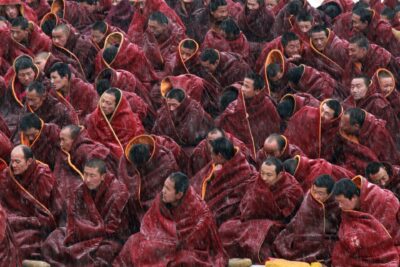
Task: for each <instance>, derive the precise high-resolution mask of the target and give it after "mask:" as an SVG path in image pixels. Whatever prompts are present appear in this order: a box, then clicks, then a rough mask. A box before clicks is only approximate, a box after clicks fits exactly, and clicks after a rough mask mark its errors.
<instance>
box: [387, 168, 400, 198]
mask: <svg viewBox="0 0 400 267" xmlns="http://www.w3.org/2000/svg"><path fill="white" fill-rule="evenodd" d="M383 164H384V165H385V169H386V171H387V173H388V175H389V181H388V183H387V184H386V185H385V189H388V190H390V191H392V192H393V194H395V196H396V197H397V198H398V199H400V166H398V165H391V164H390V163H387V162H384V163H383Z"/></svg>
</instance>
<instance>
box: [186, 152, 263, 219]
mask: <svg viewBox="0 0 400 267" xmlns="http://www.w3.org/2000/svg"><path fill="white" fill-rule="evenodd" d="M216 167H217V166H215V165H214V164H213V162H210V163H209V164H207V165H206V166H205V167H204V168H203V169H201V170H200V171H199V172H198V173H197V174H196V175H195V176H194V177H193V178H192V179H191V184H192V185H193V188H194V189H195V190H196V192H197V193H199V194H200V195H201V198H202V199H204V200H205V202H206V203H207V204H208V206H209V207H210V209H211V211H212V212H213V214H214V217H215V220H216V222H217V226H220V225H221V224H222V223H224V222H226V221H228V220H230V219H234V218H239V216H240V210H239V205H240V202H241V201H242V198H243V197H244V196H245V191H246V187H247V185H248V184H249V183H251V182H252V181H254V180H255V178H256V176H257V172H256V170H255V168H254V167H253V166H252V165H250V164H249V163H248V162H247V160H246V157H245V156H244V154H243V153H242V152H240V150H239V149H236V154H235V156H234V157H233V158H231V159H230V160H229V161H227V162H225V163H224V164H223V165H222V169H221V170H217V169H216Z"/></svg>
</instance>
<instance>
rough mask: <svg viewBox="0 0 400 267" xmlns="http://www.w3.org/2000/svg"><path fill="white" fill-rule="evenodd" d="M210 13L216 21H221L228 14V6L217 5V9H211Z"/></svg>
mask: <svg viewBox="0 0 400 267" xmlns="http://www.w3.org/2000/svg"><path fill="white" fill-rule="evenodd" d="M211 15H212V16H213V17H214V19H215V20H216V21H223V20H224V19H226V18H227V17H228V15H229V13H228V6H227V5H226V6H219V7H218V8H217V10H215V11H211Z"/></svg>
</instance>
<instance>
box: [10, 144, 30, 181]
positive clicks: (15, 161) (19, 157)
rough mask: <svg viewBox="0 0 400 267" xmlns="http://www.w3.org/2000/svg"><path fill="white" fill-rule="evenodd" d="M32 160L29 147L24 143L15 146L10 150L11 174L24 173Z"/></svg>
mask: <svg viewBox="0 0 400 267" xmlns="http://www.w3.org/2000/svg"><path fill="white" fill-rule="evenodd" d="M34 160H35V159H34V156H33V152H32V150H31V149H30V148H29V147H27V146H24V145H19V146H16V147H15V148H14V149H13V150H12V151H11V162H10V167H11V169H12V172H13V174H14V175H21V174H24V173H25V171H26V170H27V169H28V168H29V166H30V165H31V164H32V163H33V162H34Z"/></svg>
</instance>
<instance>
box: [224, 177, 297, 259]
mask: <svg viewBox="0 0 400 267" xmlns="http://www.w3.org/2000/svg"><path fill="white" fill-rule="evenodd" d="M302 200H303V191H302V190H301V187H300V185H299V184H298V183H297V181H296V179H295V178H294V177H293V176H291V175H290V174H288V173H282V178H281V179H280V180H279V181H277V182H276V184H274V185H273V186H268V185H267V184H266V183H265V182H264V181H263V180H262V178H261V177H260V176H258V178H257V179H256V180H255V181H253V182H252V183H251V184H249V185H248V187H247V190H246V193H245V195H244V197H243V199H242V201H241V202H240V213H241V215H240V219H235V220H229V221H227V222H225V223H223V224H222V225H221V226H220V228H219V233H220V235H221V240H222V244H223V245H224V248H225V249H226V250H227V252H228V255H229V256H230V257H231V258H233V257H250V258H251V259H252V261H253V262H258V263H264V262H265V261H266V260H267V258H268V257H269V256H271V251H270V246H271V245H272V242H273V241H274V239H275V238H276V236H277V235H278V233H279V232H280V230H282V228H283V227H284V223H285V221H287V220H289V219H290V217H291V216H293V214H294V213H295V211H296V209H297V208H298V207H299V206H300V203H301V201H302Z"/></svg>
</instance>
